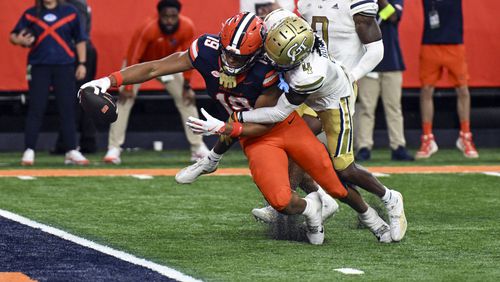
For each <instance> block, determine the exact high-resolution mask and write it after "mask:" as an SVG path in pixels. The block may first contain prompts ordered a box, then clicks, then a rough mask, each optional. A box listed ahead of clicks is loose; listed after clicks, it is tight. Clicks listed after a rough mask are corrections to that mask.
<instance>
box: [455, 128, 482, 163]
mask: <svg viewBox="0 0 500 282" xmlns="http://www.w3.org/2000/svg"><path fill="white" fill-rule="evenodd" d="M456 145H457V148H458V149H459V150H460V151H462V153H463V154H464V156H465V157H466V158H469V159H477V158H479V154H478V153H477V150H476V146H475V145H474V142H473V141H472V133H470V132H467V133H464V132H462V131H460V136H459V137H458V139H457V143H456Z"/></svg>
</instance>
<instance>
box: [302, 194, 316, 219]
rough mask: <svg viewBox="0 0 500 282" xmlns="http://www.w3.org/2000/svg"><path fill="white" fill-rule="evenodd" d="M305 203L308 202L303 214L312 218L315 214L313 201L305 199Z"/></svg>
mask: <svg viewBox="0 0 500 282" xmlns="http://www.w3.org/2000/svg"><path fill="white" fill-rule="evenodd" d="M313 193H314V192H313ZM304 201H306V208H305V209H304V211H303V212H302V214H303V215H305V216H310V215H311V214H312V213H313V210H312V204H311V202H312V200H311V199H307V198H304Z"/></svg>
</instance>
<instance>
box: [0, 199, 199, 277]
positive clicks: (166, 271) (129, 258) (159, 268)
mask: <svg viewBox="0 0 500 282" xmlns="http://www.w3.org/2000/svg"><path fill="white" fill-rule="evenodd" d="M0 216H2V217H5V218H7V219H10V220H13V221H16V222H19V223H21V224H24V225H27V226H29V227H32V228H36V229H40V230H42V231H43V232H46V233H49V234H52V235H54V236H57V237H59V238H62V239H64V240H67V241H70V242H73V243H75V244H78V245H80V246H84V247H87V248H91V249H94V250H96V251H98V252H101V253H104V254H107V255H110V256H113V257H115V258H118V259H121V260H123V261H126V262H129V263H132V264H135V265H139V266H143V267H145V268H148V269H151V270H153V271H156V272H158V273H160V274H161V275H163V276H165V277H169V278H172V279H175V280H178V281H188V282H190V281H201V280H198V279H195V278H193V277H191V276H188V275H186V274H184V273H181V272H179V271H177V270H175V269H172V268H170V267H167V266H163V265H159V264H157V263H154V262H151V261H148V260H145V259H142V258H138V257H136V256H134V255H131V254H128V253H125V252H122V251H118V250H115V249H112V248H110V247H107V246H103V245H100V244H97V243H95V242H92V241H90V240H87V239H84V238H81V237H78V236H75V235H72V234H69V233H67V232H65V231H62V230H60V229H57V228H54V227H50V226H48V225H44V224H41V223H38V222H36V221H33V220H31V219H28V218H25V217H23V216H20V215H18V214H15V213H11V212H9V211H6V210H2V209H0Z"/></svg>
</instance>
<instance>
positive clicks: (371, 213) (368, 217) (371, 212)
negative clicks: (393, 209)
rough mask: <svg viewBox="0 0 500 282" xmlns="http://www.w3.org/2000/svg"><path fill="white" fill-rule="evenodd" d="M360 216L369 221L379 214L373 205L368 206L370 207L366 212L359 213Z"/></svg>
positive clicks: (364, 220)
mask: <svg viewBox="0 0 500 282" xmlns="http://www.w3.org/2000/svg"><path fill="white" fill-rule="evenodd" d="M358 216H359V218H360V219H361V220H362V221H363V222H369V221H372V220H374V219H375V218H377V217H378V214H377V212H376V211H375V210H374V209H373V208H372V207H370V206H368V209H367V210H366V211H365V212H364V213H358Z"/></svg>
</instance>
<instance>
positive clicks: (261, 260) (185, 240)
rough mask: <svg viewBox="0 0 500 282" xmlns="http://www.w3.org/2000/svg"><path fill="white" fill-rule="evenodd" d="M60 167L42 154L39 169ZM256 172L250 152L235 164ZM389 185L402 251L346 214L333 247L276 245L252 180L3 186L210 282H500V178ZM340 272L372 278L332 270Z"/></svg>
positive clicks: (15, 208)
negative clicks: (401, 207) (403, 226)
mask: <svg viewBox="0 0 500 282" xmlns="http://www.w3.org/2000/svg"><path fill="white" fill-rule="evenodd" d="M481 153H482V155H481V159H480V160H479V161H478V160H476V161H470V160H466V161H463V159H462V158H461V156H460V155H459V153H457V152H455V151H446V150H445V151H442V152H441V151H440V154H438V155H437V156H436V158H435V159H433V161H432V162H430V161H425V162H417V163H416V164H434V163H437V164H440V165H444V164H459V163H462V161H463V163H464V164H468V165H474V164H491V165H498V164H499V161H498V160H500V154H499V153H498V152H497V151H495V150H491V151H486V150H483V151H480V154H481ZM101 157H102V156H101V155H95V156H94V157H91V159H92V160H95V161H98V160H99V159H100V158H101ZM187 157H188V153H187V152H173V153H155V152H136V153H125V154H124V156H123V160H124V161H126V166H124V167H180V166H182V165H185V164H186V162H185V161H184V160H185V159H186V158H187ZM387 157H388V153H387V152H386V151H380V152H375V161H374V162H368V163H366V165H371V164H373V165H397V164H399V163H394V162H387V161H384V160H383V159H384V158H387ZM12 158H13V159H14V161H13V160H11V159H12ZM18 158H19V156H18V154H12V153H9V154H0V163H2V168H18V167H20V166H18V165H17V162H18ZM61 161H62V157H60V156H59V157H54V156H48V155H42V154H40V157H39V158H37V164H38V165H37V166H35V167H34V168H33V169H36V168H37V167H44V168H49V167H57V166H59V164H60V162H61ZM127 163H128V164H127ZM245 165H246V162H245V161H244V160H242V159H241V153H240V152H233V153H232V154H230V155H228V156H227V158H226V159H225V163H224V166H225V167H229V166H245ZM91 167H96V168H99V167H103V165H102V164H95V165H93V166H91ZM381 180H382V181H383V182H384V183H385V184H386V185H387V186H389V187H394V188H396V189H398V190H399V191H401V192H402V193H403V195H404V196H405V208H406V215H407V218H408V225H409V227H408V232H407V235H406V237H405V239H404V240H403V241H402V242H400V243H396V244H389V245H382V244H379V243H377V241H376V239H375V237H374V236H373V235H371V233H370V232H369V231H368V230H367V229H360V228H358V223H357V220H356V218H355V214H354V213H353V212H352V211H351V210H350V209H349V208H348V207H347V206H345V205H341V210H340V212H339V214H338V215H337V216H336V217H335V218H334V219H333V220H330V221H329V222H328V223H327V225H326V239H325V244H324V245H322V246H312V245H309V244H307V243H303V242H296V241H286V240H275V239H272V238H271V235H270V234H269V228H268V227H267V226H266V225H264V224H262V223H259V222H255V220H254V219H253V218H252V216H251V215H250V210H251V209H252V208H254V207H256V206H259V205H262V204H263V199H262V197H261V196H260V193H259V192H258V190H257V189H256V188H255V186H254V184H253V182H252V181H251V178H250V177H245V176H221V177H203V178H201V179H200V180H199V181H198V182H196V183H194V184H191V185H185V186H182V185H178V184H176V183H175V182H174V180H173V177H155V178H154V179H152V180H138V179H135V178H132V177H87V178H85V179H83V178H74V177H67V178H37V179H36V180H31V181H25V180H19V179H17V178H0V209H4V210H8V211H12V212H14V213H18V214H20V215H23V216H26V217H28V218H30V219H33V220H36V221H39V222H41V223H45V224H49V225H52V226H54V227H57V228H60V229H63V230H65V231H68V232H70V233H73V234H75V235H78V236H81V237H84V238H87V239H91V240H94V241H96V242H98V243H102V244H105V245H109V246H112V247H114V248H117V249H120V250H124V251H126V252H130V253H132V254H134V255H136V256H139V257H143V258H146V259H148V260H152V261H154V262H157V263H160V264H164V265H167V266H170V267H173V268H175V269H177V270H180V271H182V272H184V273H186V274H188V275H191V276H194V277H196V278H200V279H203V280H208V281H335V280H367V281H409V280H413V281H500V267H499V265H500V235H499V234H500V220H499V218H500V210H499V207H500V178H499V177H495V176H487V175H481V174H439V175H436V174H434V175H418V174H413V175H391V176H389V177H384V178H381ZM365 195H366V194H365ZM367 198H368V201H369V202H370V203H372V204H377V200H376V199H375V198H373V197H371V196H369V195H368V197H367ZM341 267H351V268H356V269H360V270H363V271H364V272H365V274H363V275H362V276H361V277H359V276H346V275H344V274H341V273H338V272H335V271H333V269H335V268H341Z"/></svg>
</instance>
